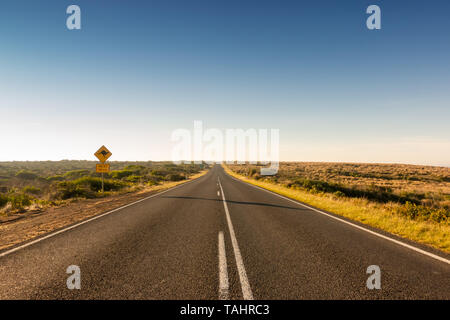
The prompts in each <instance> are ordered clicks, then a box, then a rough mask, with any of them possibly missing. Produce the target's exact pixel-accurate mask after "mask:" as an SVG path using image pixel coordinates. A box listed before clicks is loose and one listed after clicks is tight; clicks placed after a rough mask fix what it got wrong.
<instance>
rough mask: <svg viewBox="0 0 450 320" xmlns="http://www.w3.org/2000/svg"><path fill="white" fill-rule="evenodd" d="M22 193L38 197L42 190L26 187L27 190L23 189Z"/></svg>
mask: <svg viewBox="0 0 450 320" xmlns="http://www.w3.org/2000/svg"><path fill="white" fill-rule="evenodd" d="M22 192H23V193H29V194H33V195H37V194H39V193H41V189H39V188H36V187H33V186H26V187H25V188H23V189H22Z"/></svg>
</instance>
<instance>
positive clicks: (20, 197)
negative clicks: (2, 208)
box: [8, 193, 33, 210]
mask: <svg viewBox="0 0 450 320" xmlns="http://www.w3.org/2000/svg"><path fill="white" fill-rule="evenodd" d="M32 200H33V198H32V197H30V196H29V195H27V194H24V193H11V194H9V195H8V202H9V203H10V204H11V208H12V209H14V210H22V209H24V208H25V207H26V206H29V205H31V203H32Z"/></svg>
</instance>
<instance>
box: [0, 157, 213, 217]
mask: <svg viewBox="0 0 450 320" xmlns="http://www.w3.org/2000/svg"><path fill="white" fill-rule="evenodd" d="M95 164H96V162H94V161H69V160H65V161H36V162H33V161H26V162H0V214H3V215H9V214H14V213H20V212H26V211H27V210H40V209H42V208H44V207H48V206H56V205H60V204H64V203H66V202H70V201H73V200H78V199H93V198H100V197H107V196H109V195H112V194H118V193H127V192H134V191H139V190H143V189H145V188H147V187H151V186H158V185H163V184H166V183H169V182H176V181H182V180H186V179H188V178H189V177H190V176H192V175H195V174H198V173H199V172H201V171H202V170H204V169H206V165H205V164H199V165H194V164H192V165H184V164H182V165H175V164H173V163H171V162H118V161H117V162H116V161H115V162H110V165H111V172H110V173H109V174H105V176H104V190H105V192H104V193H101V188H102V187H101V186H102V180H101V174H99V173H96V172H95Z"/></svg>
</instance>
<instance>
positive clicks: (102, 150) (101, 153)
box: [94, 146, 112, 163]
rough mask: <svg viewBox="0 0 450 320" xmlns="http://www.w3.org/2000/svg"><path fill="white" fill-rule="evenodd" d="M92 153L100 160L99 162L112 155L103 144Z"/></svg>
mask: <svg viewBox="0 0 450 320" xmlns="http://www.w3.org/2000/svg"><path fill="white" fill-rule="evenodd" d="M94 155H95V156H96V157H97V158H98V160H100V162H102V163H103V162H105V161H106V160H108V158H109V157H111V156H112V153H111V151H109V150H108V149H107V148H106V147H105V146H102V147H101V148H100V149H98V150H97V152H96V153H94Z"/></svg>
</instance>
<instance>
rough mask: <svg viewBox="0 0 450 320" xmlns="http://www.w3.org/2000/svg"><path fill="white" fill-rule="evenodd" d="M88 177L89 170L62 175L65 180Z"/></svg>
mask: <svg viewBox="0 0 450 320" xmlns="http://www.w3.org/2000/svg"><path fill="white" fill-rule="evenodd" d="M89 175H90V171H89V170H85V169H84V170H73V171H68V172H66V173H65V174H64V177H66V178H67V179H70V180H72V179H78V178H81V177H84V176H89Z"/></svg>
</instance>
